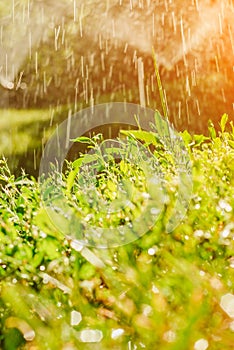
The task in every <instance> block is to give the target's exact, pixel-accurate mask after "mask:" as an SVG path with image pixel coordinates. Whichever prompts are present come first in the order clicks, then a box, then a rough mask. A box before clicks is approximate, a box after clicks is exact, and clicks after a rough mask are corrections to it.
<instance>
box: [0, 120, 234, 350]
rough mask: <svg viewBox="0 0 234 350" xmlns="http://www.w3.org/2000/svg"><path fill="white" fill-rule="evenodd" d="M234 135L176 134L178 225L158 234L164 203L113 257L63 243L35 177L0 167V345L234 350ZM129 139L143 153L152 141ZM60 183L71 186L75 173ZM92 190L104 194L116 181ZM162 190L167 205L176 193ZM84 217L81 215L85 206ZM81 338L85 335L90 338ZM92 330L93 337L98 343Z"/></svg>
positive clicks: (224, 129)
mask: <svg viewBox="0 0 234 350" xmlns="http://www.w3.org/2000/svg"><path fill="white" fill-rule="evenodd" d="M233 131H234V130H233V125H232V123H228V120H227V117H226V115H224V116H223V117H222V119H221V122H220V131H217V130H215V129H214V128H213V126H212V124H211V123H210V125H209V133H210V135H209V137H204V136H203V135H194V136H192V135H190V134H189V133H188V132H186V131H185V132H183V133H182V134H181V136H182V137H183V139H184V141H185V143H186V145H187V149H188V151H189V154H190V157H191V161H192V169H193V194H192V198H191V202H190V205H189V208H188V212H187V215H186V217H185V218H184V220H183V221H182V222H181V223H180V225H179V226H178V227H177V228H176V229H175V230H174V231H173V232H172V233H170V234H169V233H166V231H165V224H166V222H165V221H166V213H167V211H170V205H173V201H172V202H171V204H170V203H169V204H168V205H167V207H165V209H164V212H163V215H162V216H161V217H160V220H159V221H158V222H157V225H155V227H153V228H152V229H151V230H149V232H147V233H146V234H145V235H144V236H143V237H141V238H140V239H138V240H137V241H135V242H134V243H131V244H128V245H125V246H121V247H118V248H112V249H96V248H87V247H82V246H81V245H80V244H79V242H74V241H72V240H70V239H69V238H65V237H64V236H63V235H62V234H61V233H60V232H58V230H56V228H55V227H54V225H53V224H52V222H51V221H50V220H49V219H48V217H47V214H46V212H45V210H44V208H43V207H42V204H41V201H40V196H39V187H38V183H37V182H36V180H35V179H34V178H28V177H27V176H26V175H25V174H24V173H22V175H21V176H20V177H18V178H16V177H15V176H14V175H12V174H11V172H10V170H9V168H8V165H7V163H6V162H5V160H2V161H1V170H0V182H1V192H0V223H1V225H0V280H1V284H0V315H1V317H0V334H1V335H0V344H1V345H0V347H1V348H2V349H4V350H9V349H12V350H13V349H31V350H36V349H46V350H48V349H51V350H56V349H58V350H60V349H64V350H65V349H67V350H68V349H70V350H71V349H72V350H73V349H85V350H87V349H101V350H105V349H110V348H112V349H116V350H117V349H118V350H120V349H130V350H132V349H163V350H190V349H191V350H192V349H194V348H195V344H196V342H197V341H198V340H201V341H203V342H204V341H205V342H208V345H209V349H211V350H216V349H217V350H218V349H220V350H221V349H225V350H231V349H233V344H234V333H233V319H232V318H231V317H229V316H228V314H227V313H226V312H225V311H224V310H223V309H222V308H221V305H220V303H221V298H222V296H223V295H225V294H227V293H232V294H234V282H233V281H234V260H233V259H234V243H233V242H234V148H233V143H234V132H233ZM138 136H139V139H140V140H141V141H144V137H145V141H146V144H145V145H146V147H148V146H149V147H150V143H151V142H154V143H155V138H154V137H152V135H149V134H144V133H142V134H141V135H139V134H138V135H137V133H136V137H138ZM142 138H143V140H142ZM83 141H84V140H83ZM76 166H77V163H76ZM116 169H117V170H118V171H117V172H116V173H115V171H116ZM170 169H171V168H170V167H169V170H170ZM109 170H110V172H111V174H112V180H113V181H114V179H115V174H119V172H121V171H130V170H129V169H128V168H127V166H126V164H123V163H122V165H121V166H120V165H116V167H115V166H114V165H113V167H110V168H109ZM133 170H134V169H133ZM133 170H132V171H133ZM69 171H72V170H71V169H70V170H69V168H68V170H67V173H66V174H65V179H68V178H69V173H70V172H69ZM134 171H137V169H135V170H134ZM111 174H110V175H111ZM130 174H131V172H130ZM104 178H105V177H103V179H104ZM169 179H170V177H169ZM69 181H71V182H70V183H69V190H71V189H72V187H73V186H74V182H73V181H75V177H73V178H72V180H71V178H70V180H69ZM138 181H139V180H138ZM139 183H140V181H139ZM139 183H137V182H136V185H137V186H138V185H139ZM100 184H101V186H102V185H104V184H105V185H106V187H107V188H105V189H104V192H103V193H104V196H106V197H108V196H109V198H111V191H112V190H113V189H114V187H113V184H109V185H108V183H107V182H106V183H105V181H104V180H103V181H101V182H100ZM169 184H170V188H171V198H173V193H174V192H175V189H176V187H175V186H176V185H173V182H169ZM141 186H142V187H141ZM139 188H140V189H141V188H142V189H143V190H144V184H143V185H141V184H140V186H139ZM79 196H80V197H82V192H80V194H79ZM83 210H84V211H85V210H87V213H88V212H89V210H90V209H89V208H85V203H83ZM87 213H86V215H87ZM98 215H99V214H98V213H97V216H98ZM104 220H105V218H104ZM74 311H75V312H77V313H78V314H79V320H78V321H77V322H73V321H74V320H73V319H72V315H74ZM76 315H77V314H76ZM85 330H86V331H87V330H89V331H90V330H92V331H93V332H94V333H92V332H91V333H89V337H90V338H89V340H87V339H84V336H83V334H84V333H82V332H84V331H85ZM97 331H99V332H101V334H102V339H97V338H96V340H95V336H96V335H97V334H100V333H97ZM95 332H96V333H95Z"/></svg>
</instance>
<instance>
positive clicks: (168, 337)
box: [163, 330, 176, 343]
mask: <svg viewBox="0 0 234 350" xmlns="http://www.w3.org/2000/svg"><path fill="white" fill-rule="evenodd" d="M163 339H164V340H165V341H167V342H168V343H173V342H174V341H175V340H176V334H175V332H173V331H172V330H169V331H167V332H165V333H164V334H163Z"/></svg>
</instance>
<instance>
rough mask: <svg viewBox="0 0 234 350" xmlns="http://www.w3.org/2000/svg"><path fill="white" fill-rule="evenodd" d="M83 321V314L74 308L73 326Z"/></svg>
mask: <svg viewBox="0 0 234 350" xmlns="http://www.w3.org/2000/svg"><path fill="white" fill-rule="evenodd" d="M81 321H82V315H81V313H80V312H78V311H76V310H73V311H72V312H71V322H70V323H71V326H77V325H78V324H79V323H80V322H81Z"/></svg>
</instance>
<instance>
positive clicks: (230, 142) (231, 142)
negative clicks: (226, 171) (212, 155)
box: [228, 140, 234, 148]
mask: <svg viewBox="0 0 234 350" xmlns="http://www.w3.org/2000/svg"><path fill="white" fill-rule="evenodd" d="M228 144H229V146H230V147H232V148H234V141H232V140H228Z"/></svg>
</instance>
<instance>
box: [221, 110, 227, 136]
mask: <svg viewBox="0 0 234 350" xmlns="http://www.w3.org/2000/svg"><path fill="white" fill-rule="evenodd" d="M227 121H228V115H227V114H226V113H225V114H223V116H222V118H221V121H220V127H221V131H222V132H224V131H225V127H226V124H227Z"/></svg>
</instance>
